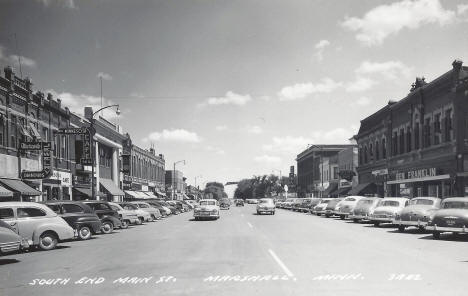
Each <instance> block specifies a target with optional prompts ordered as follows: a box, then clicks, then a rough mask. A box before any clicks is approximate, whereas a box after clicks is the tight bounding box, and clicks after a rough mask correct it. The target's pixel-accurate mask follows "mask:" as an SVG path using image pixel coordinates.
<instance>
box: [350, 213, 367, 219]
mask: <svg viewBox="0 0 468 296" xmlns="http://www.w3.org/2000/svg"><path fill="white" fill-rule="evenodd" d="M348 218H349V219H357V220H370V217H369V216H366V215H351V214H350V215H349V216H348Z"/></svg>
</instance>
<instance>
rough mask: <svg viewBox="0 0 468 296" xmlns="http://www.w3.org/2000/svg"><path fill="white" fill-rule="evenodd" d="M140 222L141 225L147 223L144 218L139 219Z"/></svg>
mask: <svg viewBox="0 0 468 296" xmlns="http://www.w3.org/2000/svg"><path fill="white" fill-rule="evenodd" d="M138 220H140V225H141V224H143V222H145V218H143V217H138Z"/></svg>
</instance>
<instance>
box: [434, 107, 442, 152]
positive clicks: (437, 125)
mask: <svg viewBox="0 0 468 296" xmlns="http://www.w3.org/2000/svg"><path fill="white" fill-rule="evenodd" d="M441 133H442V130H441V128H440V114H436V115H435V116H434V145H438V144H440V142H441V141H440V140H441Z"/></svg>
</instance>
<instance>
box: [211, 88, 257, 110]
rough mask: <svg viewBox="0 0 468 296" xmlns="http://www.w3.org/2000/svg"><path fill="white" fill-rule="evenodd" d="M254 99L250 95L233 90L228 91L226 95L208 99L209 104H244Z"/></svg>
mask: <svg viewBox="0 0 468 296" xmlns="http://www.w3.org/2000/svg"><path fill="white" fill-rule="evenodd" d="M251 100H252V97H251V96H250V95H240V94H236V93H234V92H232V91H228V92H227V93H226V95H225V96H224V97H218V98H216V97H212V98H208V99H207V100H206V104H208V105H237V106H243V105H245V104H247V103H248V102H249V101H251Z"/></svg>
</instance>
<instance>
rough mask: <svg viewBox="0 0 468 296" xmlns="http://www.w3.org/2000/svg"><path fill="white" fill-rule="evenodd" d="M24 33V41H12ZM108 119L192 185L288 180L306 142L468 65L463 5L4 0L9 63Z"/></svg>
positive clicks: (337, 140)
mask: <svg viewBox="0 0 468 296" xmlns="http://www.w3.org/2000/svg"><path fill="white" fill-rule="evenodd" d="M15 36H16V38H15ZM18 56H20V57H21V65H22V67H21V70H22V71H21V72H22V75H23V77H25V76H28V77H30V78H31V79H32V81H33V83H34V88H35V89H36V90H40V91H43V92H50V93H52V94H54V96H56V97H59V98H61V99H62V102H63V104H64V105H66V106H68V107H69V108H70V109H71V110H72V111H74V112H77V113H82V112H83V111H82V110H83V107H84V106H93V107H94V108H96V107H99V106H100V93H101V89H100V80H101V79H102V93H103V97H104V104H111V103H115V104H119V105H120V109H121V111H122V113H121V115H120V116H116V115H115V113H113V112H112V111H109V112H106V113H105V116H106V117H107V118H108V119H110V120H111V121H113V122H116V123H118V124H119V125H121V126H122V127H123V129H124V131H126V132H128V133H130V135H131V137H132V140H133V142H134V143H135V144H137V145H138V146H140V147H142V148H149V147H150V146H151V145H154V146H155V148H156V151H157V153H158V154H159V153H162V154H164V156H165V159H166V169H172V166H173V162H175V161H179V160H185V161H186V164H185V165H183V164H182V163H179V164H178V165H177V169H179V170H182V171H183V172H184V175H185V176H186V177H187V178H188V179H187V182H188V183H189V184H194V182H195V177H197V185H200V184H203V183H205V182H208V181H220V182H228V181H238V180H240V179H242V178H248V177H251V176H252V175H260V174H271V173H275V174H279V171H281V172H282V174H283V175H287V173H288V172H289V166H291V165H296V162H295V158H296V156H297V154H299V153H300V152H301V151H303V150H304V149H306V147H307V145H309V144H341V143H349V139H350V138H351V137H352V136H353V135H355V134H356V132H357V130H358V129H359V125H360V120H362V119H364V118H365V117H366V116H368V115H370V114H372V113H374V112H376V111H377V110H378V109H380V108H382V107H383V106H384V105H385V104H387V102H388V101H389V100H400V99H402V98H404V97H405V96H406V95H407V94H408V92H409V89H410V87H411V84H412V83H413V82H414V80H415V77H420V76H424V77H425V78H426V81H431V80H433V79H435V78H437V77H438V76H440V75H442V74H443V73H445V72H447V71H449V70H450V69H451V63H452V62H453V60H455V59H461V60H464V61H466V62H467V63H468V3H467V2H466V1H463V0H412V1H411V0H403V1H384V0H360V1H351V0H350V1H345V0H342V1H337V0H323V1H322V0H308V1H305V0H303V1H301V0H296V1H294V0H290V1H284V0H263V1H262V0H257V1H236V0H225V1H211V0H190V1H184V0H177V1H173V0H166V1H150V0H93V1H89V0H0V66H1V67H2V68H3V67H5V66H7V65H11V66H13V67H14V68H15V71H16V73H17V74H18V75H20V71H19V64H18Z"/></svg>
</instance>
